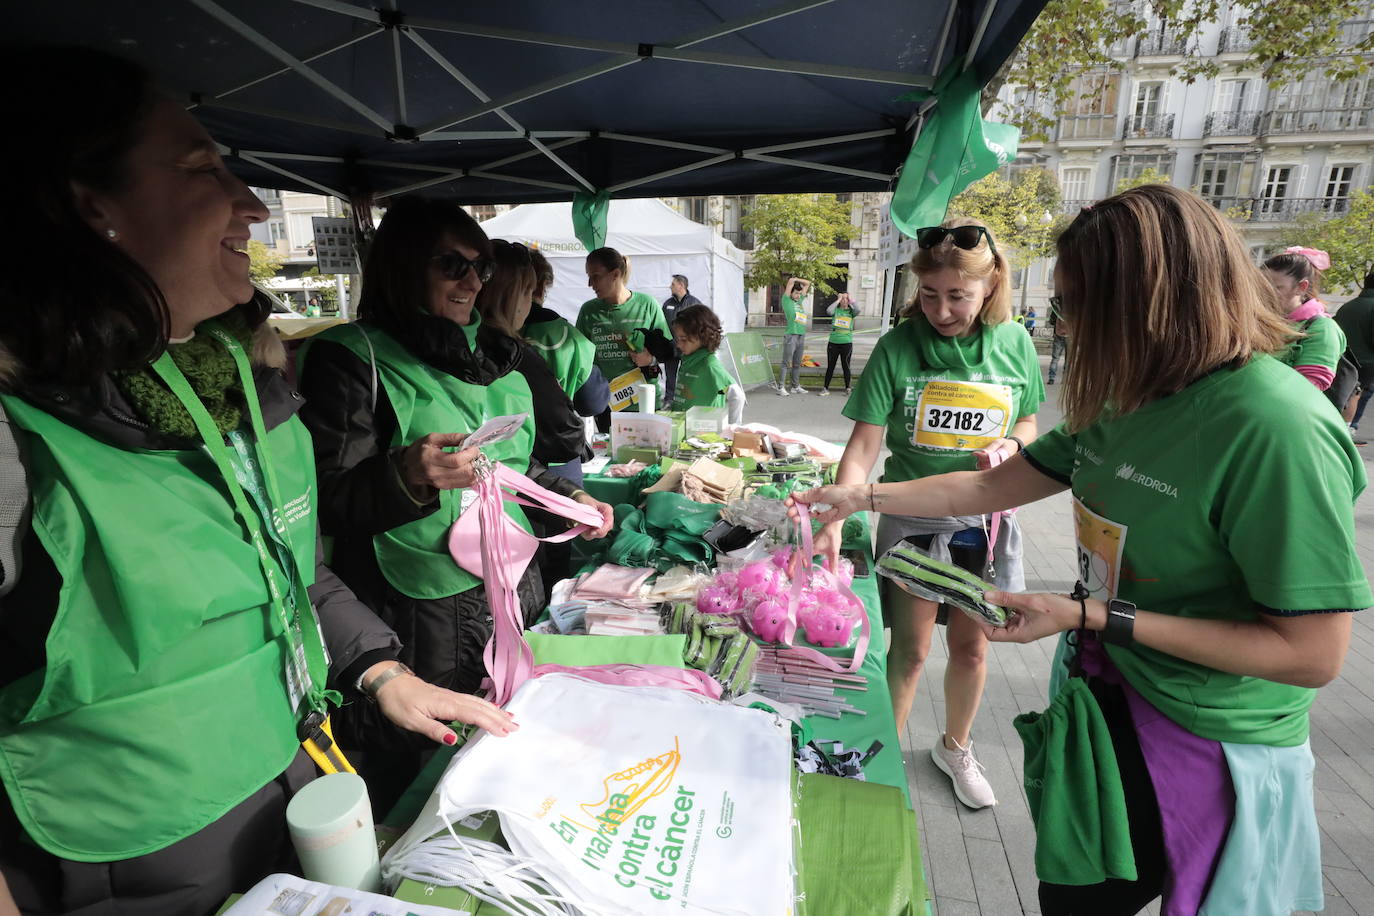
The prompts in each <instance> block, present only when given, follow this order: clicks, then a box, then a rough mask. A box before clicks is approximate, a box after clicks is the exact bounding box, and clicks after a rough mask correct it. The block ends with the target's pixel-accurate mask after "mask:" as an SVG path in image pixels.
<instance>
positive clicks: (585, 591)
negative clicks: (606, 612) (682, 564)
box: [572, 563, 655, 598]
mask: <svg viewBox="0 0 1374 916" xmlns="http://www.w3.org/2000/svg"><path fill="white" fill-rule="evenodd" d="M654 572H655V570H653V569H650V568H648V567H634V568H631V567H628V566H616V565H615V564H614V563H602V564H601V565H600V566H598V567H597V568H596V569H595V570H593V571H592V573H591V575H589V576H587V578H585V579H583V580H582V581H580V582H578V583H577V585H575V586H573V591H572V596H573V597H574V598H638V597H639V589H640V586H642V585H643V584H644V583H645V582H647V581H649V577H650V576H652V575H653V574H654Z"/></svg>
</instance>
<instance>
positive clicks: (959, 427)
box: [911, 380, 1012, 451]
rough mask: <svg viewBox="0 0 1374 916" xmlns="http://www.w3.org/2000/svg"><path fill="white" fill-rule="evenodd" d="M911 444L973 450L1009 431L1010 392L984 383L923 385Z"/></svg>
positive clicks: (1007, 387) (988, 443) (940, 382)
mask: <svg viewBox="0 0 1374 916" xmlns="http://www.w3.org/2000/svg"><path fill="white" fill-rule="evenodd" d="M916 411H917V415H918V416H917V421H916V430H915V433H914V434H913V435H912V438H911V441H912V444H914V445H924V446H928V447H930V448H949V449H958V450H960V451H973V450H975V449H980V448H986V447H987V446H989V445H991V444H992V443H993V442H995V441H997V440H998V439H1001V438H1002V437H1003V436H1005V435H1006V434H1007V431H1008V430H1009V429H1010V428H1011V422H1012V391H1011V387H1010V386H1008V385H991V384H988V383H986V382H951V381H944V380H935V381H930V382H926V385H925V387H924V388H922V389H921V396H920V398H919V399H918V400H917V402H916Z"/></svg>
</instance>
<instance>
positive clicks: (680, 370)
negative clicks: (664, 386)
mask: <svg viewBox="0 0 1374 916" xmlns="http://www.w3.org/2000/svg"><path fill="white" fill-rule="evenodd" d="M734 383H735V378H734V376H732V375H731V374H730V372H729V371H728V370H727V369H726V368H725V366H724V365H723V364H722V363H721V361H720V358H719V357H717V356H716V354H714V353H708V352H707V351H705V350H697V351H696V352H694V353H691V354H689V355H687V356H684V357H682V362H681V363H679V364H678V367H677V388H676V391H677V393H676V395H674V398H675V403H677V404H678V405H679V406H678V407H677V408H675V409H680V410H686V409H687V408H688V407H724V406H725V389H727V388H729V387H730V386H731V385H733V384H734Z"/></svg>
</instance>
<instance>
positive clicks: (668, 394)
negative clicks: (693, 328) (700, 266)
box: [663, 274, 701, 406]
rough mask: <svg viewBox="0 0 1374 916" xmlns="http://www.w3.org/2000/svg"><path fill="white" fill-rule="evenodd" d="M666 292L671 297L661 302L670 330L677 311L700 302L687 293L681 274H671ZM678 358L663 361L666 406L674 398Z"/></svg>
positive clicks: (685, 282) (684, 279) (685, 283)
mask: <svg viewBox="0 0 1374 916" xmlns="http://www.w3.org/2000/svg"><path fill="white" fill-rule="evenodd" d="M668 291H669V292H670V293H672V295H671V296H669V297H668V298H667V299H664V300H663V320H664V321H666V322H667V323H668V327H669V328H671V327H672V326H673V322H674V321H676V320H677V313H678V311H679V310H681V309H685V308H688V307H690V306H693V305H701V300H700V299H698V298H697V297H696V296H693V295H692V294H691V293H689V292H688V291H687V278H686V277H684V276H683V275H682V274H673V282H672V283H670V284H668ZM680 358H681V357H680V355H674V356H673V357H672V358H670V359H667V360H664V361H663V380H664V382H663V387H664V394H663V398H664V403H665V404H666V405H668V406H671V405H672V403H673V400H674V399H675V397H676V392H677V388H676V381H677V366H678V362H679V360H680Z"/></svg>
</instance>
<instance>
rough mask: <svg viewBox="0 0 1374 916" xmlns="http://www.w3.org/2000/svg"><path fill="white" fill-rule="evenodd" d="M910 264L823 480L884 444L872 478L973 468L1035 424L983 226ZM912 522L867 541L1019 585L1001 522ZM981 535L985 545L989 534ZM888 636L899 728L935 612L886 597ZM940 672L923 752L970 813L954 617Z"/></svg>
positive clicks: (962, 651)
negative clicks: (903, 302)
mask: <svg viewBox="0 0 1374 916" xmlns="http://www.w3.org/2000/svg"><path fill="white" fill-rule="evenodd" d="M916 242H917V252H916V256H915V257H914V258H912V260H911V268H912V270H913V272H914V273H915V274H916V275H917V277H918V278H919V289H918V292H917V297H916V299H915V300H914V301H913V302H912V303H911V305H910V306H909V307H908V308H907V311H906V316H907V317H908V319H909V320H907V321H905V322H903V323H902V324H899V325H898V326H897V327H896V328H894V329H893V330H892V331H891V332H890V333H888V334H887V335H886V336H884V337H883V338H882V339H881V340H879V341H878V344H877V346H876V347H875V348H874V351H873V355H872V356H871V357H870V358H869V361H868V365H867V366H866V367H865V368H864V372H863V375H862V376H860V378H859V385H858V387H857V388H856V389H855V390H854V393H853V395H852V396H851V397H850V398H849V401H848V402H847V403H846V404H845V406H844V415H845V416H846V417H849V418H850V419H851V420H853V421H854V431H853V433H851V435H850V437H849V443H848V445H847V446H846V447H845V451H844V457H843V458H842V459H841V460H840V466H839V470H838V472H837V474H836V480H837V481H838V482H839V483H841V484H861V483H864V482H865V481H867V480H868V478H869V474H870V472H871V471H872V469H873V465H874V463H875V462H876V461H877V458H878V452H879V451H880V449H881V448H882V446H883V444H884V439H886V444H887V447H888V449H889V450H890V451H891V453H892V454H891V456H890V457H889V458H888V459H887V463H886V465H885V466H884V468H883V476H882V480H884V481H905V480H914V479H917V478H922V477H929V476H931V475H933V474H940V473H943V472H945V471H954V470H969V471H971V470H973V469H974V468H975V467H986V466H987V463H988V462H989V461H1000V460H1001V459H1002V458H1003V457H1006V456H1010V455H1013V454H1015V453H1016V452H1018V451H1020V449H1021V448H1022V447H1023V444H1024V443H1026V442H1029V441H1030V440H1032V439H1034V438H1035V433H1036V426H1035V415H1036V411H1037V410H1039V408H1040V403H1041V402H1042V401H1043V400H1044V399H1045V387H1044V384H1043V383H1042V382H1041V380H1040V365H1039V361H1038V360H1037V358H1036V355H1035V347H1034V345H1033V344H1032V343H1031V339H1030V336H1029V335H1028V334H1027V333H1026V330H1025V328H1023V327H1021V326H1020V325H1017V324H1014V323H1012V322H1011V321H1010V320H1009V319H1010V317H1011V286H1010V283H1009V282H1008V272H1007V262H1006V260H1005V259H1004V258H1003V257H1002V256H1001V255H1000V254H999V253H998V252H997V247H996V242H995V240H994V239H993V237H992V234H991V232H990V231H989V230H988V229H987V227H986V226H983V225H982V224H980V223H977V222H974V221H972V220H968V219H953V220H950V221H948V222H947V223H945V225H943V226H934V227H930V228H927V229H922V230H920V232H919V233H918V234H917V237H916ZM922 516H924V517H906V518H899V517H896V516H884V517H883V518H882V519H881V520H880V522H879V524H878V531H877V545H876V548H877V551H878V552H879V553H880V554H881V553H882V552H884V551H886V550H887V549H888V548H890V547H892V546H893V545H894V544H896V543H897V542H898V541H901V540H910V541H911V542H912V543H913V545H914V546H915V547H916V548H917V549H919V550H921V551H923V552H926V553H929V554H930V555H932V556H934V557H935V558H936V559H940V560H946V561H949V560H953V561H954V562H956V563H958V564H959V565H961V566H963V567H965V568H967V569H969V570H970V571H972V572H974V573H975V574H976V575H979V576H982V575H984V574H985V567H986V566H987V565H988V561H989V559H990V558H991V559H992V560H993V561H994V562H993V565H994V570H993V572H992V573H991V574H992V575H993V577H994V581H996V582H997V583H998V584H999V585H1001V586H1002V587H1004V588H1012V589H1019V588H1021V587H1022V586H1023V582H1022V577H1021V556H1020V531H1019V528H1018V527H1017V525H1016V522H1015V519H1014V517H1012V516H1006V517H1005V518H1003V519H996V518H994V519H986V518H984V517H983V515H982V514H981V513H962V512H961V513H954V512H931V513H923V514H922ZM839 527H840V526H839V525H828V526H826V528H825V530H824V531H823V532H822V534H821V538H820V545H821V547H820V548H819V549H821V550H822V551H823V552H828V553H830V554H832V555H833V554H834V552H835V551H837V550H838V548H839V538H840V531H839ZM989 533H993V537H992V538H991V541H992V542H993V543H992V545H991V547H990V546H989V537H988V534H989ZM883 607H884V613H885V616H886V617H887V620H888V622H889V623H890V624H891V626H892V646H891V648H890V649H889V651H888V669H887V681H888V686H889V688H890V689H891V692H892V708H893V713H894V714H895V715H896V717H897V721H898V722H905V721H906V718H907V715H908V713H909V712H910V710H911V704H912V701H913V699H914V698H915V695H916V686H917V683H918V681H919V680H920V677H921V670H922V668H923V667H924V664H925V659H926V655H927V653H928V652H929V651H930V640H931V635H932V633H933V631H934V628H935V618H936V612H937V611H938V609H939V604H938V602H936V601H927V600H925V599H922V598H916V597H913V596H911V595H908V594H907V593H905V592H903V591H901V590H899V589H897V588H895V587H889V588H888V589H887V591H886V595H885V597H884V600H883ZM948 626H949V629H948V641H949V666H948V667H947V668H946V670H945V712H946V717H945V718H946V722H945V734H944V736H943V738H942V740H941V741H940V742H937V744H936V745H935V747H934V748H932V749H931V756H932V758H933V759H934V760H935V763H936V765H937V766H939V767H940V768H941V769H942V770H944V772H945V773H947V774H948V775H949V776H950V778H951V780H952V781H953V783H954V791H955V794H956V795H957V796H958V798H959V800H960V801H962V802H963V803H964V804H965V805H968V806H969V807H971V808H981V807H985V806H987V805H992V804H996V797H995V796H994V794H993V791H992V787H991V786H990V785H988V781H987V779H986V778H985V777H984V776H983V767H982V765H981V764H979V763H978V761H977V760H976V759H975V758H974V756H973V751H972V746H971V743H970V741H969V732H970V729H971V728H972V727H973V718H974V715H975V714H976V713H977V711H978V703H979V700H980V699H981V697H982V694H983V684H984V682H985V681H986V679H987V666H986V653H987V638H986V637H985V636H984V635H983V631H982V630H981V629H979V627H978V626H977V625H975V624H974V622H973V621H972V620H970V619H969V618H967V617H965V616H964V615H962V614H953V615H951V616H950V618H949V624H948Z"/></svg>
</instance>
